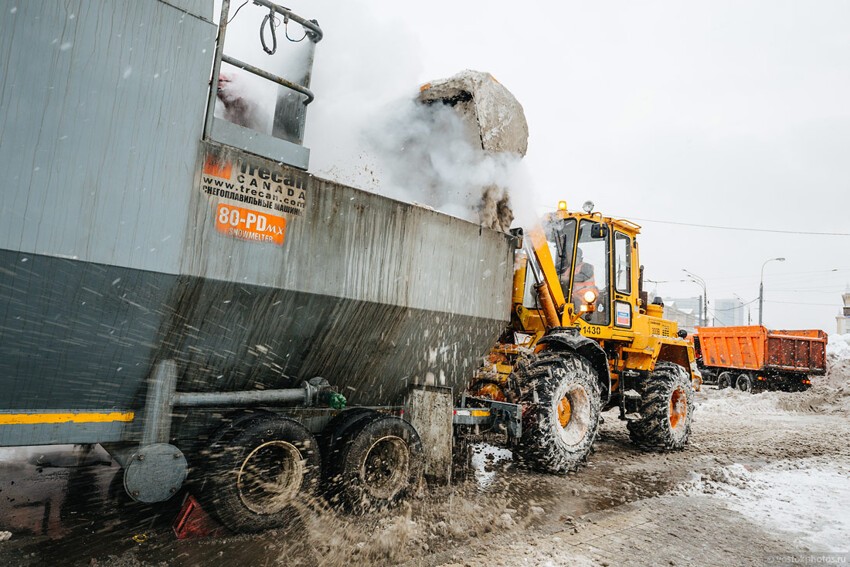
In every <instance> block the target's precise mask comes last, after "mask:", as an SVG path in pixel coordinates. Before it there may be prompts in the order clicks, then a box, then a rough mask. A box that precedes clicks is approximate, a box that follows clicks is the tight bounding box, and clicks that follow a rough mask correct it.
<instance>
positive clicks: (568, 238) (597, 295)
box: [526, 215, 611, 325]
mask: <svg viewBox="0 0 850 567" xmlns="http://www.w3.org/2000/svg"><path fill="white" fill-rule="evenodd" d="M543 230H544V233H545V234H546V242H547V243H548V245H549V253H550V254H551V256H552V261H553V263H554V266H555V272H556V273H557V276H558V282H559V283H560V288H561V292H562V293H563V297H564V300H565V301H566V303H571V304H572V305H573V309H574V310H575V311H576V312H581V318H582V319H583V320H584V321H585V322H587V323H588V324H591V325H608V324H609V323H610V321H611V308H610V298H611V293H610V290H609V289H608V288H609V273H610V261H609V258H610V256H611V245H610V242H611V239H610V230H609V228H608V226H607V225H606V224H604V223H603V222H601V221H600V220H599V219H592V218H580V217H579V218H576V217H568V218H564V217H562V216H560V215H558V216H552V217H550V218H549V219H547V221H546V222H545V223H544V226H543ZM530 283H531V282H529V283H528V284H527V288H528V289H527V290H526V297H527V298H530V299H531V300H532V301H533V298H534V291H533V289H532V286H531V285H530Z"/></svg>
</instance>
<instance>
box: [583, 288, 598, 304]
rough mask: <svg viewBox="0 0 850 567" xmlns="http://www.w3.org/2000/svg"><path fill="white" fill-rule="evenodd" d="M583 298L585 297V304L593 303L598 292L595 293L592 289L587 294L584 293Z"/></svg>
mask: <svg viewBox="0 0 850 567" xmlns="http://www.w3.org/2000/svg"><path fill="white" fill-rule="evenodd" d="M583 297H584V302H585V303H593V302H595V301H596V292H595V291H593V290H592V289H589V290H587V291H586V292H584V296H583Z"/></svg>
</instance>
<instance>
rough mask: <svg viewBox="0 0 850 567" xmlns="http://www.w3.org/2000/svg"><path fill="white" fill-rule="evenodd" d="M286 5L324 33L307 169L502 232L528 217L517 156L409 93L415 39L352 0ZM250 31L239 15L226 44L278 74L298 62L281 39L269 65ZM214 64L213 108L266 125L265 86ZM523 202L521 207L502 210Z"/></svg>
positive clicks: (413, 84) (268, 102) (269, 107)
mask: <svg viewBox="0 0 850 567" xmlns="http://www.w3.org/2000/svg"><path fill="white" fill-rule="evenodd" d="M293 9H295V10H296V11H298V10H300V12H301V15H303V16H305V17H307V18H317V19H318V20H319V22H320V23H321V25H322V28H323V30H324V31H325V38H324V39H323V40H322V42H321V43H320V44H319V45H318V46H317V49H316V61H315V66H314V69H313V77H312V84H311V88H312V90H313V91H314V92H315V93H316V100H315V102H314V103H313V104H311V105H310V107H309V109H308V115H307V127H306V137H305V145H306V146H307V147H309V148H310V149H311V167H310V169H311V172H312V173H314V174H316V175H318V176H320V177H325V178H328V179H331V180H334V181H338V182H341V183H345V184H348V185H352V186H355V187H358V188H361V189H365V190H367V191H372V192H377V193H380V194H382V195H385V196H388V197H391V198H395V199H398V200H401V201H406V202H413V203H417V204H420V205H425V206H428V207H431V208H433V209H436V210H438V211H441V212H444V213H447V214H450V215H453V216H457V217H460V218H463V219H466V220H469V221H472V222H476V223H478V222H480V223H481V224H483V225H484V226H487V227H489V228H494V229H497V230H503V231H506V230H508V228H509V227H510V225H511V222H512V220H513V218H514V214H515V213H516V214H517V216H518V217H526V216H528V215H527V214H526V213H527V212H530V209H531V201H532V199H530V198H529V194H528V192H529V186H530V183H529V176H528V174H527V172H526V170H525V167H524V165H523V164H522V162H521V159H520V156H518V155H514V154H508V153H492V152H485V151H484V150H483V149H482V148H481V146H480V139H479V138H478V137H477V135H476V136H470V132H469V130H468V128H469V126H468V124H465V123H464V121H463V119H462V118H461V117H460V116H459V114H458V113H457V112H455V110H454V109H453V108H452V107H450V106H448V105H445V104H441V103H431V104H422V103H419V102H417V101H416V96H417V94H418V91H417V87H418V84H419V82H420V81H419V78H418V76H417V75H418V73H417V70H418V67H419V59H418V55H417V51H418V47H417V46H415V45H414V44H413V43H412V41H411V40H410V37H411V34H409V33H407V32H406V30H405V28H404V25H403V24H402V23H400V22H398V21H388V20H386V19H381V18H371V17H370V9H369V7H368V6H367V5H366V4H365V3H363V4H361V3H360V2H353V3H348V2H346V3H343V4H339V3H331V2H323V1H319V2H315V3H312V2H311V3H310V4H307V5H305V6H303V7H296V6H293ZM308 12H309V13H308ZM252 17H253V16H252ZM352 22H355V23H354V24H352ZM236 24H239V25H236ZM367 26H368V28H369V33H368V34H364V28H365V27H367ZM258 29H259V20H252V19H250V18H249V17H248V16H247V15H245V16H243V15H240V16H239V18H237V19H236V20H234V22H233V24H231V25H230V26H229V27H228V37H227V49H226V51H227V52H228V53H232V52H233V51H234V49H235V50H236V53H234V55H235V56H237V57H240V58H242V59H244V60H247V61H249V62H252V63H254V64H257V65H258V66H261V67H263V68H266V69H268V70H269V71H271V72H279V73H281V74H282V75H283V76H287V75H288V74H289V73H288V72H290V71H291V69H293V68H295V69H297V68H298V67H299V65H302V62H301V61H300V59H299V53H300V50H299V48H298V47H299V46H298V45H294V46H292V45H291V44H289V42H284V43H283V45H282V46H281V48H280V51H279V52H280V55H279V56H275V57H274V58H273V59H274V61H277V62H276V63H272V64H271V67H272V68H270V59H272V58H264V57H263V56H262V53H261V52H260V46H259V41H258V39H257V35H256V34H257V30H258ZM290 32H292V29H291V30H290ZM370 38H381V41H380V42H376V41H373V40H371V39H370ZM389 45H392V46H393V49H392V50H387V46H389ZM234 46H235V47H234ZM258 53H259V54H260V55H259V58H258V55H257V54H258ZM462 64H463V62H462V61H460V60H459V65H462ZM224 72H225V73H226V74H227V75H228V78H229V79H230V80H229V82H228V83H227V84H226V86H225V92H224V93H223V94H224V96H220V97H219V98H220V101H224V102H228V101H229V102H228V104H223V105H222V104H220V105H219V108H218V112H217V114H218V115H219V116H223V117H225V118H227V119H229V120H231V121H233V122H237V123H239V121H240V120H241V121H242V123H243V124H245V125H248V124H246V123H253V124H255V125H256V126H254V127H256V128H257V129H258V130H260V131H263V132H269V131H270V129H271V127H270V126H271V116H272V114H273V109H274V94H273V91H269V90H268V86H265V85H264V86H263V87H260V85H259V84H258V83H257V82H256V80H255V78H254V77H253V76H251V77H247V76H246V75H247V74H246V73H243V72H241V71H239V70H235V69H226V70H225V71H224ZM290 76H291V75H290ZM234 99H235V100H236V104H234V102H233V101H234ZM523 205H525V206H526V208H527V209H528V211H525V210H523V209H522V208H520V210H517V211H515V210H512V207H513V208H516V207H517V206H520V207H522V206H523ZM531 214H533V212H532V213H531ZM520 220H522V219H520Z"/></svg>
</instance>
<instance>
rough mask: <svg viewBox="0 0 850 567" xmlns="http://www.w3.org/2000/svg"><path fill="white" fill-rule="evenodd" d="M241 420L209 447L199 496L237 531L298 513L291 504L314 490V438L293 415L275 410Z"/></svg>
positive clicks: (251, 529)
mask: <svg viewBox="0 0 850 567" xmlns="http://www.w3.org/2000/svg"><path fill="white" fill-rule="evenodd" d="M239 426H240V429H239V430H238V431H235V432H234V433H232V434H228V435H225V436H224V438H223V439H222V441H221V442H220V443H219V444H217V445H215V446H213V447H212V448H211V450H210V459H211V463H210V473H209V475H208V478H207V481H206V483H205V484H204V494H203V501H204V503H205V504H207V505H209V506H210V507H211V508H212V511H213V512H214V513H215V515H216V516H217V517H218V519H219V520H220V521H221V522H222V523H223V524H224V525H226V526H227V527H228V528H230V529H231V530H233V531H236V532H256V531H261V530H266V529H270V528H276V527H281V526H285V525H287V524H289V523H291V522H292V521H293V520H294V519H295V518H296V517H297V511H296V510H295V508H294V506H293V505H294V504H295V503H296V502H297V501H299V500H301V499H304V498H305V497H308V496H311V495H312V494H314V493H315V491H316V487H317V485H318V481H319V462H320V461H319V451H318V444H317V442H316V439H315V438H314V437H313V435H312V434H311V433H310V432H309V431H308V430H307V429H306V428H305V427H304V426H303V425H301V424H300V423H298V422H297V421H293V420H291V419H286V418H283V417H278V416H269V415H266V416H259V417H257V418H256V419H250V420H245V421H242V422H240V424H239Z"/></svg>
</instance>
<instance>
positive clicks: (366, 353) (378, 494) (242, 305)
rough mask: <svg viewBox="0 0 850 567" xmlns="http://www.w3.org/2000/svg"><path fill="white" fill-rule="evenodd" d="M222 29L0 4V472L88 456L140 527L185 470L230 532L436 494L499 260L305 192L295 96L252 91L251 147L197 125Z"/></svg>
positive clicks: (219, 126) (484, 241) (152, 6)
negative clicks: (313, 496) (265, 102)
mask: <svg viewBox="0 0 850 567" xmlns="http://www.w3.org/2000/svg"><path fill="white" fill-rule="evenodd" d="M254 4H259V5H261V7H260V8H257V7H256V6H254V5H251V6H250V7H247V6H246V8H245V9H246V10H247V9H249V8H254V9H262V10H267V11H272V12H277V13H278V14H279V15H280V16H281V17H282V16H283V15H285V16H286V17H287V18H288V19H291V20H292V21H295V22H298V23H300V24H301V25H302V26H303V27H304V30H305V34H306V36H307V37H308V38H309V42H310V43H311V44H312V45H313V46H315V44H316V43H318V42H319V41H320V40H321V37H322V31H321V28H320V27H319V26H318V24H316V23H315V22H311V21H309V20H306V19H302V18H300V17H298V16H297V15H296V14H292V13H291V12H289V11H288V10H286V9H283V8H280V7H276V6H274V5H272V4H269V3H267V2H265V1H264V0H261V1H260V2H255V3H254ZM227 9H228V2H226V1H225V2H224V9H223V12H222V17H221V19H220V21H219V25H216V23H214V21H213V1H212V0H144V1H142V0H139V1H136V2H114V1H112V0H76V1H75V0H71V1H69V2H61V3H60V2H54V1H52V0H33V1H28V2H9V1H7V0H0V14H2V17H0V170H2V171H4V172H5V175H6V177H5V178H4V179H3V181H2V182H0V183H2V196H3V204H2V206H0V339H2V340H0V446H24V445H48V444H67V443H79V444H92V443H99V444H101V445H103V446H104V447H105V448H106V449H107V450H108V451H109V452H110V453H111V454H112V455H113V456H114V458H115V459H116V460H117V461H118V462H119V463H120V464H121V465H122V466H123V467H124V470H125V474H124V486H125V488H126V490H127V492H128V493H129V494H130V495H131V496H132V497H133V498H135V499H136V500H139V501H143V502H156V501H162V500H165V499H167V498H169V497H170V496H172V495H173V494H174V493H176V492H177V491H178V490H179V489H180V487H181V485H182V484H183V482H184V481H185V480H186V477H187V474H188V472H189V470H190V468H191V470H192V471H193V472H192V476H199V477H205V478H207V480H206V484H205V485H204V488H202V490H204V491H206V492H207V493H208V494H214V495H215V496H216V498H210V502H211V506H212V507H213V508H214V510H213V511H214V512H216V513H217V515H218V516H219V518H220V519H221V520H222V521H224V522H225V523H226V524H227V525H229V526H230V527H232V528H234V529H246V530H253V529H262V528H264V527H268V526H274V525H280V524H281V523H282V522H285V521H286V519H287V518H288V517H289V516H288V515H289V510H290V508H289V504H291V502H292V498H296V497H298V496H297V493H298V492H299V491H301V492H305V491H306V492H309V491H310V490H311V489H312V488H313V487H314V485H315V483H316V481H317V479H318V471H319V470H322V471H323V472H324V474H325V476H326V477H327V478H329V479H331V485H332V486H336V487H337V489H336V490H337V496H338V497H339V498H340V499H342V500H343V501H347V502H348V503H349V505H354V506H356V505H358V503H362V502H369V503H372V504H377V505H381V504H383V503H388V502H391V501H392V500H394V499H396V498H398V497H399V496H401V495H402V494H403V492H404V490H405V489H407V488H409V485H410V483H412V482H415V479H416V477H417V476H418V474H419V472H421V467H423V466H426V465H424V464H423V460H424V461H426V462H435V463H437V464H436V465H434V466H433V467H431V465H427V466H429V467H431V469H432V471H433V472H434V474H435V475H437V476H439V475H440V474H441V473H440V471H441V470H442V471H444V470H445V462H444V461H445V454H446V448H448V450H449V451H450V450H451V422H452V415H451V414H452V408H453V405H454V403H455V402H456V401H457V398H458V396H459V394H460V392H462V391H463V389H464V386H465V384H466V381H467V379H468V378H469V376H471V374H472V372H473V370H474V368H475V367H476V365H478V363H479V359H480V356H481V355H483V354H485V353H486V352H487V351H488V349H489V348H490V347H491V345H492V344H493V342H494V341H495V339H496V338H497V337H498V336H499V334H500V333H501V332H502V330H503V329H504V328H505V325H506V323H507V322H508V320H509V316H510V313H509V310H510V297H511V293H510V292H511V286H512V279H511V278H512V268H513V251H514V243H513V242H512V240H511V238H510V236H509V235H506V234H503V233H501V232H496V231H492V230H488V229H485V228H482V227H480V226H478V225H476V224H474V223H470V222H466V221H463V220H460V219H457V218H453V217H450V216H446V215H443V214H440V213H438V212H434V211H431V210H428V209H426V208H422V207H418V206H415V205H411V204H407V203H403V202H399V201H395V200H392V199H389V198H385V197H382V196H380V195H376V194H372V193H368V192H364V191H361V190H358V189H356V188H353V187H349V186H345V185H342V184H339V183H334V182H331V181H327V180H324V179H320V178H317V177H315V176H313V175H311V174H309V173H307V169H308V159H309V150H308V149H307V148H305V147H303V145H301V135H302V133H303V128H304V117H305V114H306V109H307V108H308V107H307V103H309V102H310V101H311V100H312V97H313V95H312V93H311V92H310V90H309V73H307V74H306V75H305V76H304V77H300V78H297V79H295V80H292V81H289V80H286V79H283V78H280V77H275V76H271V75H269V74H268V73H265V75H264V76H266V78H268V79H270V80H272V81H275V82H277V83H278V84H279V85H280V89H281V91H280V92H281V95H280V96H279V97H278V106H277V109H276V112H275V116H276V123H275V128H274V131H273V132H272V133H271V134H264V133H261V132H257V131H253V130H250V129H248V128H245V127H243V126H239V125H237V124H233V123H230V122H227V121H225V120H222V119H220V118H216V117H215V116H214V115H213V105H214V104H215V100H216V93H217V84H218V79H219V70H220V66H221V64H222V61H224V62H225V63H229V64H234V65H237V66H242V67H245V68H248V66H247V65H242V64H241V63H240V62H239V61H238V60H236V59H233V58H231V57H228V56H227V54H226V49H225V48H224V46H225V45H226V44H225V42H224V39H225V33H226V26H225V24H226V22H227V13H228V12H227ZM217 38H218V41H217ZM309 56H310V57H312V49H310V54H309ZM249 69H250V68H249ZM251 70H252V71H257V70H255V69H251ZM257 72H259V73H260V74H263V72H262V71H257ZM329 135H332V133H329ZM345 401H347V406H348V408H352V409H348V410H347V411H341V409H342V407H343V403H344V402H345ZM507 406H508V405H506V406H505V407H507ZM485 413H486V412H485ZM456 421H457V419H456ZM461 421H462V419H461ZM417 423H423V424H426V425H427V426H418V425H417ZM433 431H436V432H437V433H436V434H431V435H430V436H429V435H428V434H427V433H428V432H433ZM317 439H319V440H318V441H317ZM423 453H427V454H428V455H429V458H428V459H423V458H422V454H423ZM370 459H371V460H370ZM441 459H442V460H441ZM320 462H323V464H322V465H320ZM387 463H392V466H387ZM364 467H365V468H364ZM370 467H371V468H370ZM367 469H368V470H371V471H372V472H371V473H369V474H371V475H372V476H371V477H369V478H368V479H366V478H364V477H363V474H362V472H363V470H367ZM368 470H367V472H368ZM358 475H360V476H359V477H358ZM355 477H357V478H355ZM336 478H341V479H344V480H348V481H352V480H353V482H347V483H343V482H339V483H337V484H334V481H333V479H336ZM358 479H359V481H358ZM358 482H359V484H358ZM369 483H371V485H370V484H369Z"/></svg>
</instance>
